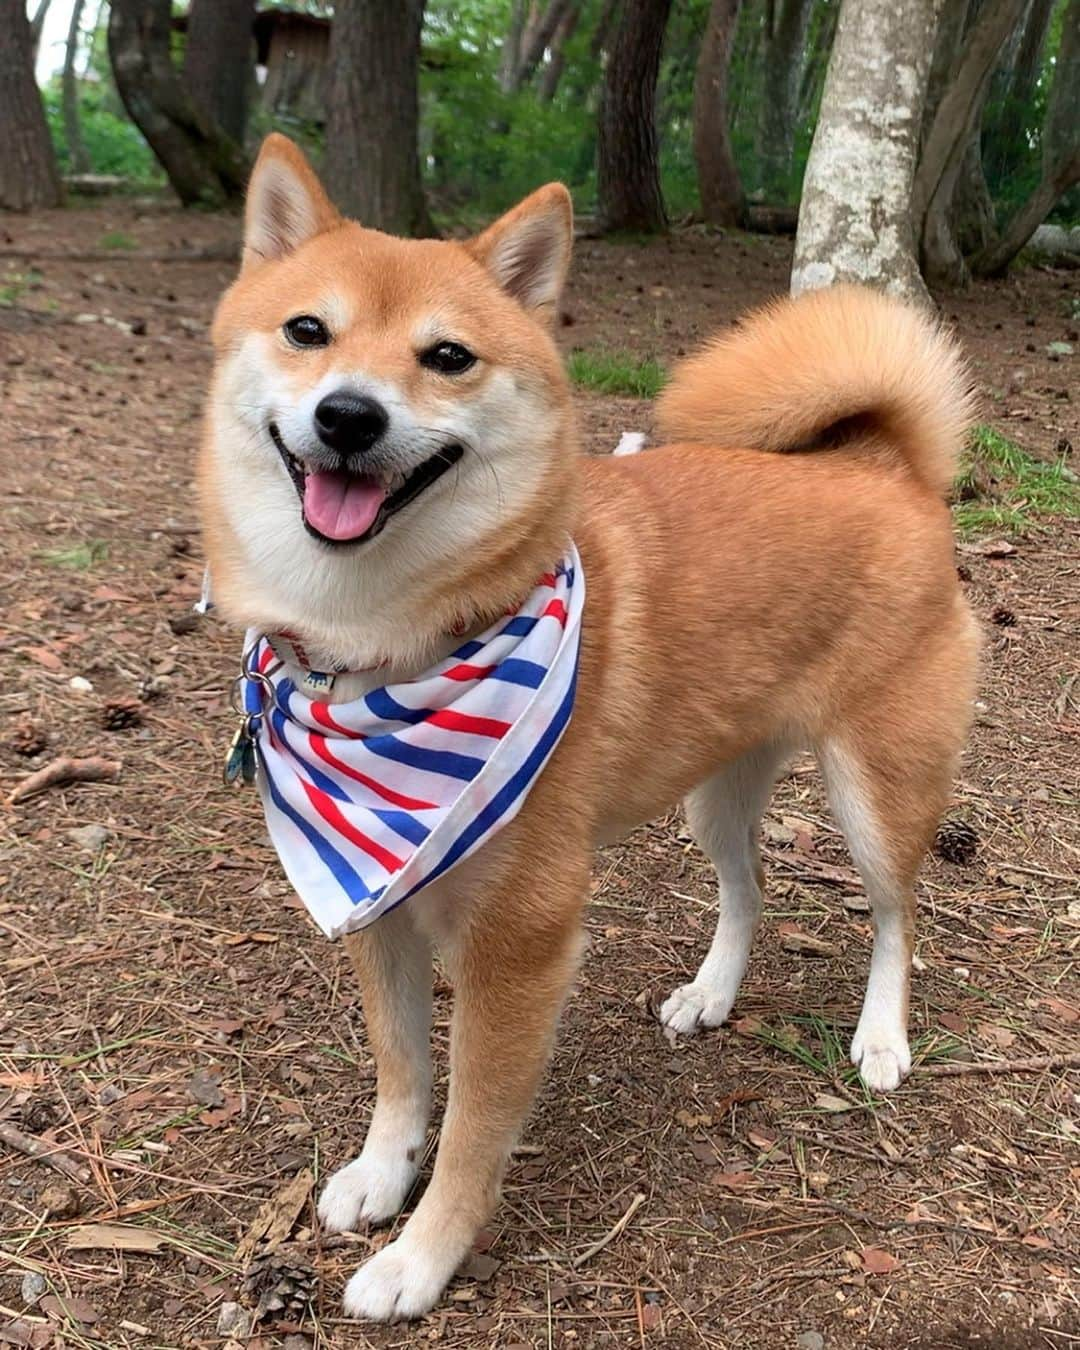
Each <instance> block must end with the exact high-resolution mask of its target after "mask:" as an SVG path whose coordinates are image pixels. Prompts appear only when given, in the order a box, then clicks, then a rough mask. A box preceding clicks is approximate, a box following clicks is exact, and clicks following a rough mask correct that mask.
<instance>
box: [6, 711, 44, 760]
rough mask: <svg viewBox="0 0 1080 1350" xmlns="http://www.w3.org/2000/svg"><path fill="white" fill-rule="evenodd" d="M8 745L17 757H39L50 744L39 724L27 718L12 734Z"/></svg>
mask: <svg viewBox="0 0 1080 1350" xmlns="http://www.w3.org/2000/svg"><path fill="white" fill-rule="evenodd" d="M8 744H9V745H10V746H11V748H12V750H14V751H15V753H16V754H17V755H27V756H29V755H39V754H40V753H41V752H42V750H44V749H45V746H46V745H47V744H48V737H47V736H46V735H45V732H44V730H43V728H42V727H40V726H39V725H38V723H37V722H32V721H31V720H30V719H29V718H27V719H26V720H25V721H23V722H20V723H19V725H18V726H17V727H16V728H15V730H14V731H13V732H12V735H11V740H10V741H8Z"/></svg>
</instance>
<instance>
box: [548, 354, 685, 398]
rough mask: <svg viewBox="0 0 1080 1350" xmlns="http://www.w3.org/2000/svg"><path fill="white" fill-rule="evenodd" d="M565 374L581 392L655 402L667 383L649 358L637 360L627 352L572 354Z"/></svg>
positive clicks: (654, 361)
mask: <svg viewBox="0 0 1080 1350" xmlns="http://www.w3.org/2000/svg"><path fill="white" fill-rule="evenodd" d="M566 370H567V374H568V375H569V376H570V378H571V380H572V381H573V382H574V384H578V385H581V387H582V388H583V389H593V390H595V391H596V392H597V393H600V394H627V395H629V396H630V397H631V398H655V397H656V395H657V394H658V393H659V392H660V390H661V389H662V388H663V387H664V382H665V380H666V379H667V373H666V371H665V370H664V368H663V366H662V365H660V363H659V362H658V361H656V360H654V359H653V358H652V357H651V356H650V357H645V358H644V359H639V358H638V357H636V356H634V355H633V354H632V353H630V352H625V351H615V350H611V349H608V348H602V347H601V348H588V347H585V348H579V349H578V350H576V351H572V352H571V353H570V355H569V357H568V358H567V361H566Z"/></svg>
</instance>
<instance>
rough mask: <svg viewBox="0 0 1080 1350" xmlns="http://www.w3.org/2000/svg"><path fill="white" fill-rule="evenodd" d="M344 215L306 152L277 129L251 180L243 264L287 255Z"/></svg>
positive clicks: (243, 265)
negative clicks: (336, 205) (333, 200)
mask: <svg viewBox="0 0 1080 1350" xmlns="http://www.w3.org/2000/svg"><path fill="white" fill-rule="evenodd" d="M340 220H341V217H340V215H339V214H338V212H337V211H336V210H335V208H334V205H333V203H332V202H331V201H330V198H329V197H328V196H327V195H326V193H325V192H324V190H323V186H322V184H321V183H320V182H319V180H318V178H317V177H316V176H315V171H314V169H312V167H311V165H310V164H309V163H308V161H307V159H306V157H305V156H304V153H303V151H302V150H301V149H300V148H299V147H298V146H296V145H294V144H293V142H292V141H290V140H289V138H288V137H287V136H281V135H279V134H278V133H277V132H276V131H275V132H272V133H271V134H270V135H269V136H267V138H266V140H265V141H263V143H262V149H261V150H260V151H259V157H258V159H257V160H256V161H255V167H254V168H253V169H252V171H251V181H250V183H249V184H248V191H247V205H246V207H245V208H244V255H243V264H242V267H243V268H245V269H246V268H248V267H253V266H254V265H255V264H256V263H260V262H271V261H272V260H273V259H275V258H283V257H285V255H286V254H288V253H291V252H292V251H293V249H295V248H298V247H299V246H300V245H301V244H302V243H304V241H305V240H307V239H311V238H313V237H314V236H315V235H317V234H321V233H322V232H323V230H329V229H331V228H332V227H333V226H334V225H336V224H338V222H339V221H340Z"/></svg>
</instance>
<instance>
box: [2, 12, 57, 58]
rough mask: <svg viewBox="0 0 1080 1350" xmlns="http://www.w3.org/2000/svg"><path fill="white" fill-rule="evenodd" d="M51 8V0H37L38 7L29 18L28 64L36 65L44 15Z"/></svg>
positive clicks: (43, 27) (43, 25) (43, 28)
mask: <svg viewBox="0 0 1080 1350" xmlns="http://www.w3.org/2000/svg"><path fill="white" fill-rule="evenodd" d="M51 8H52V0H38V7H37V9H35V10H34V17H33V18H32V19H31V20H30V52H31V61H30V64H31V65H32V66H36V65H37V59H38V49H39V48H40V46H41V34H42V33H43V32H44V30H45V16H46V15H47V14H48V12H49V10H50V9H51ZM0 12H2V11H0Z"/></svg>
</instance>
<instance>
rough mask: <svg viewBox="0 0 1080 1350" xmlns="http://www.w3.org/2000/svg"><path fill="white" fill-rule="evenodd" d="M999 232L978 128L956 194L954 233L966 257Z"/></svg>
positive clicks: (983, 245) (988, 242) (963, 165)
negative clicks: (984, 168) (984, 170)
mask: <svg viewBox="0 0 1080 1350" xmlns="http://www.w3.org/2000/svg"><path fill="white" fill-rule="evenodd" d="M996 234H997V226H996V222H995V220H994V202H993V199H992V198H991V196H990V189H989V188H988V187H987V185H986V174H985V173H984V172H983V160H982V145H981V137H980V135H979V133H978V131H976V132H975V134H974V135H973V136H972V138H971V140H970V141H968V147H967V150H966V151H965V152H964V159H963V162H962V163H961V165H960V176H959V178H958V179H957V183H956V194H955V196H954V197H953V235H954V237H955V239H956V243H957V245H958V247H959V249H960V252H961V254H962V255H963V256H964V257H965V258H967V257H969V256H970V255H971V254H972V253H979V252H981V251H982V250H983V249H984V248H987V247H988V246H989V244H990V243H991V241H992V240H993V239H994V238H995V236H996Z"/></svg>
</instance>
